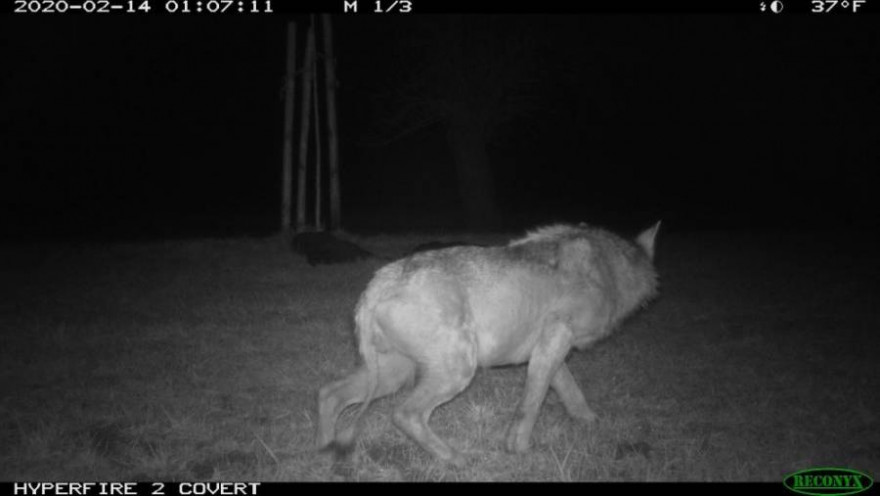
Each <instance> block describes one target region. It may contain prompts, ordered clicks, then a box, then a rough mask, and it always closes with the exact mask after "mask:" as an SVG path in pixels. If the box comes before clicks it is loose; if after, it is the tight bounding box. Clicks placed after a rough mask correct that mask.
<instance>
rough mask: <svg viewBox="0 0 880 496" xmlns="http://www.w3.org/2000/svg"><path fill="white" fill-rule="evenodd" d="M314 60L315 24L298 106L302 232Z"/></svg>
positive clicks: (298, 216) (300, 227)
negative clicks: (300, 101)
mask: <svg viewBox="0 0 880 496" xmlns="http://www.w3.org/2000/svg"><path fill="white" fill-rule="evenodd" d="M314 60H315V26H314V25H310V26H309V31H308V36H307V39H306V55H305V62H303V66H302V67H303V70H304V71H305V72H304V73H303V78H302V81H303V90H302V105H301V106H300V111H301V113H300V116H301V120H300V129H299V163H298V164H297V167H299V174H298V176H297V183H296V188H297V189H296V191H297V198H296V231H297V232H302V231H304V230H305V228H306V159H307V158H308V153H309V125H310V124H311V119H309V114H310V113H311V110H312V106H311V97H312V80H313V79H314V77H313V76H312V72H313V68H314V65H315V64H314V62H313V61H314Z"/></svg>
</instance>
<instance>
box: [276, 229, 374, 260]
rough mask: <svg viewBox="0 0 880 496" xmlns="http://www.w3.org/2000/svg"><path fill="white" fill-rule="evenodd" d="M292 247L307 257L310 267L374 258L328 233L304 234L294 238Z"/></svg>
mask: <svg viewBox="0 0 880 496" xmlns="http://www.w3.org/2000/svg"><path fill="white" fill-rule="evenodd" d="M291 247H292V248H293V251H294V252H295V253H299V254H300V255H303V256H304V257H306V262H308V263H309V265H313V266H314V265H321V264H340V263H348V262H355V261H358V260H362V259H365V258H371V257H373V254H372V253H370V252H368V251H367V250H365V249H363V248H361V247H360V246H358V245H356V244H354V243H352V242H350V241H345V240H342V239H339V238H337V237H336V236H333V235H332V234H330V233H328V232H304V233H299V234H296V235H294V236H293V240H292V241H291Z"/></svg>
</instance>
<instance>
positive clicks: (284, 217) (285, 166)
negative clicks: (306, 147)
mask: <svg viewBox="0 0 880 496" xmlns="http://www.w3.org/2000/svg"><path fill="white" fill-rule="evenodd" d="M286 71H287V72H286V74H285V78H284V149H283V153H282V157H281V234H283V235H284V238H285V239H287V237H288V236H289V235H290V220H291V219H290V214H291V212H290V207H291V206H292V205H291V203H292V202H291V200H292V199H293V100H294V98H295V95H296V23H295V22H289V23H287V69H286Z"/></svg>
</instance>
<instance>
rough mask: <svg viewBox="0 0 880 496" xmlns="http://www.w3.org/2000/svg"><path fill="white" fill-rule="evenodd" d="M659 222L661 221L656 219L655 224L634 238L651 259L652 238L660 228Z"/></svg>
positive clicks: (652, 255) (652, 256)
mask: <svg viewBox="0 0 880 496" xmlns="http://www.w3.org/2000/svg"><path fill="white" fill-rule="evenodd" d="M660 222H662V221H659V220H658V221H657V223H656V224H654V225H653V226H651V227H649V228H648V229H645V230H644V231H642V233H641V234H639V236H638V237H637V238H636V243H638V244H639V246H641V247H642V249H643V250H645V253H647V254H648V258H650V259H651V260H653V259H654V238H656V237H657V231H659V230H660Z"/></svg>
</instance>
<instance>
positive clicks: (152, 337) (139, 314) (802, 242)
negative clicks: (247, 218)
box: [0, 232, 880, 481]
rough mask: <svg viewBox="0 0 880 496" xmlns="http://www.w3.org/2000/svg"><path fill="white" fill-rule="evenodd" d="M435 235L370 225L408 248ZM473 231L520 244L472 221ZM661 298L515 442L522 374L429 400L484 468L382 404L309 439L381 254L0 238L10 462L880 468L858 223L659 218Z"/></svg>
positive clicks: (1, 454)
mask: <svg viewBox="0 0 880 496" xmlns="http://www.w3.org/2000/svg"><path fill="white" fill-rule="evenodd" d="M429 239H433V238H430V237H426V236H421V237H419V236H409V237H388V236H383V237H370V238H363V239H362V240H361V241H362V243H363V244H364V245H365V246H366V247H368V248H369V249H371V250H373V251H374V252H376V253H381V254H384V255H385V256H389V257H393V256H397V255H400V254H402V253H405V251H406V250H407V248H409V247H411V246H414V245H415V244H417V243H419V242H422V241H427V240H429ZM471 240H472V241H490V242H499V241H503V239H501V238H495V239H492V238H471ZM658 250H659V251H658V253H659V254H658V271H659V273H660V276H661V295H660V297H659V298H658V299H657V300H656V301H655V302H654V303H653V304H652V305H651V306H650V307H649V308H648V309H647V310H645V311H643V312H642V313H640V314H638V315H637V316H636V317H634V318H632V319H631V320H629V321H628V322H627V323H626V324H625V325H624V326H623V327H622V328H621V329H619V331H618V332H617V333H616V334H614V335H613V336H612V337H610V338H609V339H607V340H606V341H604V342H602V343H599V344H598V345H597V346H595V347H594V348H593V349H591V350H588V351H586V352H573V353H572V354H571V355H570V356H569V360H568V363H569V366H570V368H571V370H572V373H573V374H574V375H575V377H576V378H577V379H578V381H579V382H580V384H581V385H582V388H583V390H584V392H585V395H586V397H587V400H588V402H589V403H590V405H591V406H592V407H593V409H594V410H595V411H596V412H597V413H598V414H599V416H600V421H599V423H598V425H596V426H592V427H586V426H581V425H578V424H577V423H575V422H574V421H572V420H570V419H569V418H568V417H567V416H566V414H565V412H564V410H563V408H562V406H561V404H560V403H559V402H558V401H557V399H556V397H555V396H554V395H553V394H552V393H551V394H549V395H548V398H547V401H546V403H545V405H544V407H543V409H542V411H541V415H540V417H539V418H538V423H537V425H536V427H535V431H534V436H533V438H532V445H533V448H532V451H531V452H530V453H529V454H527V455H512V454H509V453H507V452H505V451H504V449H503V442H504V432H505V429H506V427H507V424H508V422H509V421H510V419H511V417H512V414H513V411H514V408H515V406H516V403H517V401H518V399H519V397H520V395H521V393H522V386H523V381H524V378H525V369H524V368H523V367H507V368H501V369H492V370H483V371H480V372H479V373H478V374H477V377H476V379H475V380H474V382H473V384H472V385H471V386H470V387H469V388H468V389H467V390H466V391H465V392H464V393H463V394H461V395H460V396H458V397H457V398H455V399H454V400H453V401H451V402H450V403H448V404H446V405H444V406H442V407H441V408H439V409H438V410H437V411H436V412H435V414H434V416H433V419H432V426H434V427H435V429H436V431H437V432H438V434H439V435H440V436H442V437H444V438H445V439H447V440H449V442H450V443H451V444H452V445H453V446H455V447H457V448H459V449H461V450H463V451H464V452H465V453H466V454H467V455H468V456H469V457H470V461H471V463H470V464H469V466H468V467H467V468H465V469H454V468H450V467H446V466H443V465H442V464H439V463H437V462H435V461H434V460H433V459H432V458H430V457H429V456H428V455H427V454H426V453H424V452H422V451H420V449H419V448H417V447H416V445H415V444H414V443H412V442H411V441H409V440H408V439H407V438H405V437H404V435H403V434H401V433H400V432H399V431H398V430H396V429H395V428H394V427H393V426H392V424H391V422H390V412H391V410H392V407H393V405H394V404H396V402H397V401H398V400H399V399H400V397H399V396H392V397H390V398H385V399H382V400H380V401H378V402H376V403H375V404H374V405H373V407H372V408H371V409H370V410H369V412H368V414H367V415H366V416H365V418H364V430H363V432H362V434H361V436H360V438H359V443H358V446H357V449H356V451H355V455H354V459H353V460H352V461H350V462H349V463H337V464H334V463H333V461H332V459H331V458H330V456H329V455H325V454H321V453H318V452H316V451H315V450H314V448H313V446H314V434H315V421H316V418H315V409H316V404H315V397H316V391H317V388H318V387H320V386H321V385H322V384H324V383H326V382H328V381H330V380H333V379H336V378H339V377H341V376H342V375H344V374H345V373H347V372H348V371H350V370H352V369H353V367H354V366H355V363H356V351H355V346H354V339H353V335H352V329H351V323H350V320H351V319H350V317H351V311H352V308H353V306H354V303H355V301H356V298H357V297H358V295H359V293H360V291H362V290H363V288H364V287H365V285H366V283H367V281H368V280H369V278H370V276H371V274H372V272H373V271H374V270H375V269H376V268H377V267H378V266H379V265H381V262H375V261H373V262H362V263H357V264H349V265H337V266H322V267H309V266H308V265H307V264H306V263H305V262H304V261H303V260H302V259H301V258H300V257H298V256H297V255H295V254H293V253H291V252H290V251H289V250H287V249H286V248H285V247H284V246H283V245H282V243H281V241H280V239H279V238H271V239H239V240H204V241H175V242H165V243H161V242H160V243H142V244H115V245H66V246H49V245H38V244H35V245H29V246H6V247H0V258H2V260H0V270H2V273H0V278H2V282H0V382H2V384H3V386H2V396H0V446H2V448H0V480H25V479H37V480H84V479H85V480H94V479H98V480H107V479H125V480H192V479H196V480H203V479H216V480H298V481H303V480H308V481H315V480H355V481H385V480H395V481H399V480H406V481H465V480H477V481H517V480H528V481H597V480H600V481H645V480H651V481H653V480H663V481H665V480H676V481H678V480H698V481H743V480H766V481H781V479H782V477H783V475H784V474H786V473H788V472H791V471H794V470H798V469H803V468H808V467H812V466H842V467H849V468H854V469H858V470H862V471H865V472H867V473H869V474H873V475H875V476H876V475H877V474H880V470H878V469H880V397H878V394H877V393H878V391H880V363H878V357H880V354H878V351H880V337H878V332H880V310H878V306H877V304H878V299H877V296H878V294H880V270H878V267H880V263H878V257H877V255H876V254H875V253H876V248H875V247H874V246H872V245H870V244H869V243H867V242H866V241H865V240H862V239H859V238H858V237H857V236H855V235H846V236H843V235H839V234H829V233H813V234H785V235H776V234H763V235H757V234H742V233H735V232H706V233H691V234H686V233H674V232H672V233H665V232H661V235H660V238H659V248H658Z"/></svg>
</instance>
